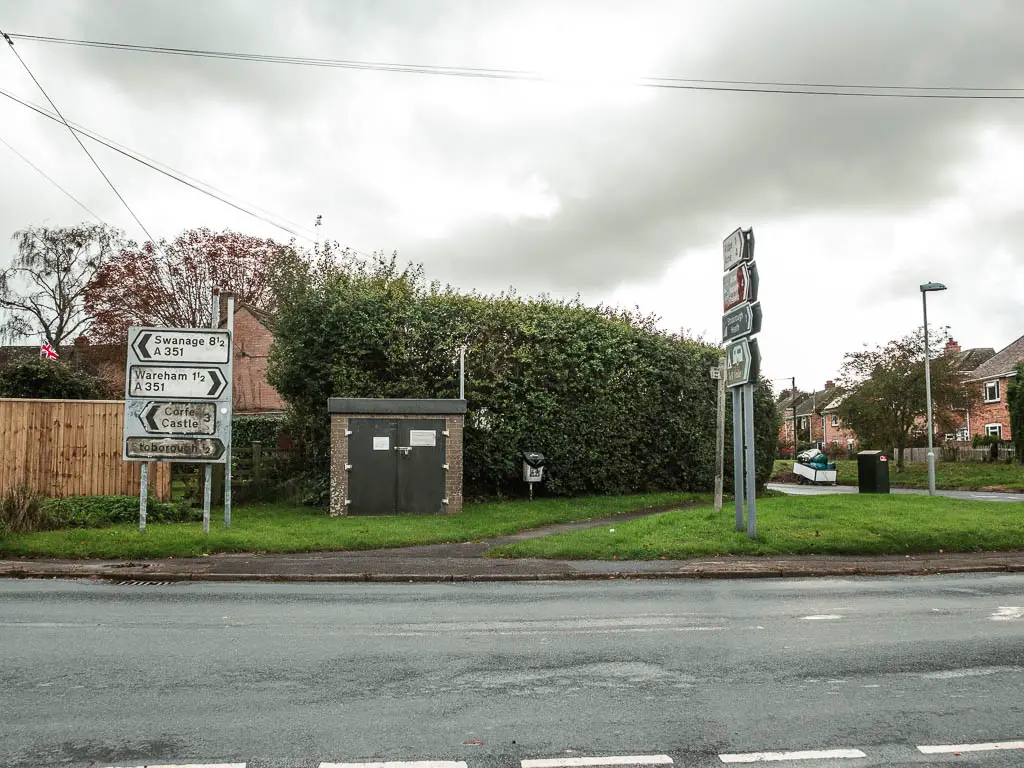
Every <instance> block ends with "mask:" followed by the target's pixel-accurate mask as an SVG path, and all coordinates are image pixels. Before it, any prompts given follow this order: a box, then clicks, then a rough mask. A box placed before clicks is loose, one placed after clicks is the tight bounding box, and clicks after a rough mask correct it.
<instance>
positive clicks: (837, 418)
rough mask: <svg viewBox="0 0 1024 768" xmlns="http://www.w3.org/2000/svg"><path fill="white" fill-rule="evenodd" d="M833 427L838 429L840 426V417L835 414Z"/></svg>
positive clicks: (833, 415)
mask: <svg viewBox="0 0 1024 768" xmlns="http://www.w3.org/2000/svg"><path fill="white" fill-rule="evenodd" d="M832 426H833V427H838V426H839V416H837V415H836V414H834V413H833V414H832Z"/></svg>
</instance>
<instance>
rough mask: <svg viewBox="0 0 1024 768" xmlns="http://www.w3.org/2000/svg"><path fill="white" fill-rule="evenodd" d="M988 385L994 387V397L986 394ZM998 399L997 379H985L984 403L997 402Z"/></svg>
mask: <svg viewBox="0 0 1024 768" xmlns="http://www.w3.org/2000/svg"><path fill="white" fill-rule="evenodd" d="M989 387H994V388H995V393H996V394H995V397H989V394H988V388H989ZM999 400H1000V398H999V379H996V380H995V381H986V382H985V402H986V403H998V402H999Z"/></svg>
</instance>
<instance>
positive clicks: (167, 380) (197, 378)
mask: <svg viewBox="0 0 1024 768" xmlns="http://www.w3.org/2000/svg"><path fill="white" fill-rule="evenodd" d="M227 383H228V380H227V378H226V377H225V376H224V374H223V373H221V372H220V370H219V369H217V368H200V367H198V366H169V365H133V366H131V367H130V368H129V369H128V396H129V397H168V398H170V397H173V398H184V399H196V400H219V399H220V396H221V395H222V394H223V393H224V390H225V389H226V388H227Z"/></svg>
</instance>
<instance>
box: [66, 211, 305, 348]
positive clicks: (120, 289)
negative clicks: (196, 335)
mask: <svg viewBox="0 0 1024 768" xmlns="http://www.w3.org/2000/svg"><path fill="white" fill-rule="evenodd" d="M293 255H294V249H293V248H292V246H290V245H282V244H280V243H277V242H275V241H274V240H271V239H269V238H267V239H261V238H258V237H253V236H251V235H244V234H241V233H239V232H232V231H230V230H225V231H224V232H212V231H210V230H209V229H207V228H205V227H204V228H200V229H190V230H186V231H185V232H182V233H181V234H180V235H178V237H176V238H175V239H174V241H173V242H167V241H165V240H161V241H160V244H159V246H154V244H153V243H151V242H147V243H145V244H143V245H142V246H141V247H140V246H136V245H135V244H134V243H132V244H131V245H129V246H128V247H125V248H123V249H122V250H121V251H120V253H119V254H117V255H116V256H115V257H114V258H112V259H110V260H108V261H107V262H106V263H104V264H103V265H102V266H101V267H100V268H99V269H98V270H97V271H96V274H95V276H94V277H93V279H92V281H91V282H90V283H89V288H88V290H87V291H86V295H85V306H86V310H87V311H88V313H89V314H90V315H91V316H92V318H93V325H92V328H91V329H90V333H89V338H90V340H91V341H93V342H100V343H102V342H107V343H116V342H121V341H124V339H125V338H126V335H127V333H128V328H129V327H130V326H133V325H155V326H168V327H173V328H198V327H206V326H209V323H210V295H211V293H212V291H213V289H214V288H219V289H222V290H225V291H232V292H234V294H235V296H236V298H237V300H238V301H239V302H241V303H244V304H249V305H250V306H253V307H256V308H258V309H263V310H266V311H271V312H272V311H273V310H274V306H273V303H274V292H273V283H274V277H275V275H276V274H277V273H278V269H279V267H280V265H281V264H282V263H283V262H284V261H285V260H286V259H288V258H289V257H290V256H293Z"/></svg>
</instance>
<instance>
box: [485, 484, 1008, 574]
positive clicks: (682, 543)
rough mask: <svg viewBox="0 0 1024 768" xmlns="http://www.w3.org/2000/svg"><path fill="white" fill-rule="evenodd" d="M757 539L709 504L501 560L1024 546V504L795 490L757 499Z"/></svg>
mask: <svg viewBox="0 0 1024 768" xmlns="http://www.w3.org/2000/svg"><path fill="white" fill-rule="evenodd" d="M757 521H758V538H757V539H756V540H753V541H752V540H750V539H748V538H747V536H746V533H740V532H737V531H735V530H734V517H733V511H732V508H731V507H730V506H729V505H726V508H725V509H724V510H723V511H722V512H721V513H717V514H716V513H715V512H714V511H713V510H711V509H709V508H708V507H699V508H694V509H687V510H680V511H673V512H666V513H664V514H660V515H653V516H651V517H646V518H642V519H639V520H634V521H631V522H624V523H621V524H618V525H610V526H601V527H600V528H590V529H587V530H580V531H572V532H569V533H563V534H557V535H554V536H546V537H544V538H540V539H532V540H528V541H523V542H519V543H516V544H511V545H509V546H505V547H500V548H497V549H493V550H491V551H490V552H488V555H490V556H493V557H539V558H556V559H571V560H615V559H618V560H653V559H659V558H665V559H685V558H692V557H703V556H710V555H771V554H797V555H809V554H815V555H823V554H834V555H880V554H919V553H924V552H942V551H945V552H961V551H970V552H973V551H982V550H1008V549H1024V504H1017V503H1009V502H985V501H965V500H960V499H946V498H940V497H929V496H907V495H900V496H885V495H871V496H860V495H834V496H811V497H807V496H788V497H772V498H766V499H763V500H759V502H758V505H757Z"/></svg>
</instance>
